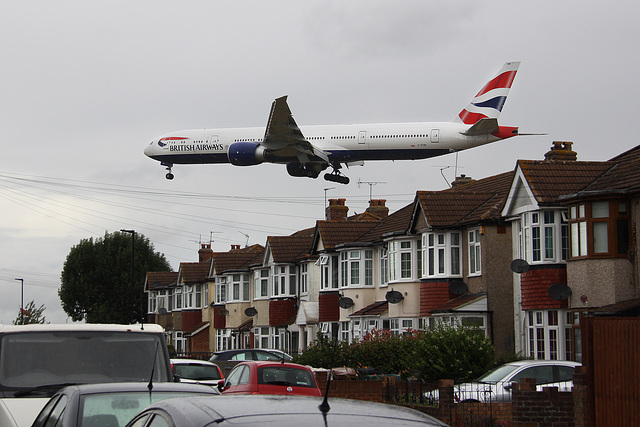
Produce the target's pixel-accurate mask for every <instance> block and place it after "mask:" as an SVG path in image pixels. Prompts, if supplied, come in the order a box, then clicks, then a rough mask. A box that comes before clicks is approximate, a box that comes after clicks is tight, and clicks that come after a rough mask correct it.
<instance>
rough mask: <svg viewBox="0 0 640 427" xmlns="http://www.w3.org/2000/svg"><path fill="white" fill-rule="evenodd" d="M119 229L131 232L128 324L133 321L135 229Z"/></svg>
mask: <svg viewBox="0 0 640 427" xmlns="http://www.w3.org/2000/svg"><path fill="white" fill-rule="evenodd" d="M120 231H122V232H123V233H131V289H130V292H129V310H131V312H130V316H131V317H130V318H129V324H131V323H133V320H134V319H133V261H134V251H133V249H134V245H135V241H136V231H135V230H125V229H121V230H120Z"/></svg>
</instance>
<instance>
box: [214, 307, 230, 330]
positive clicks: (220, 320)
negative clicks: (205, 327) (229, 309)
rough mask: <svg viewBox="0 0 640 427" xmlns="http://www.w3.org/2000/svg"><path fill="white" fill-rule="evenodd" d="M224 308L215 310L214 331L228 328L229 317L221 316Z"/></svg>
mask: <svg viewBox="0 0 640 427" xmlns="http://www.w3.org/2000/svg"><path fill="white" fill-rule="evenodd" d="M223 308H224V307H216V308H215V309H214V310H213V328H214V329H225V328H226V327H227V316H223V315H221V314H220V310H221V309H223Z"/></svg>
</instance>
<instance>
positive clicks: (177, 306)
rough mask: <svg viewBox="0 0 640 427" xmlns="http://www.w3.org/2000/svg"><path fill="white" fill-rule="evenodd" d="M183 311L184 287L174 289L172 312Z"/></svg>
mask: <svg viewBox="0 0 640 427" xmlns="http://www.w3.org/2000/svg"><path fill="white" fill-rule="evenodd" d="M180 310H182V286H177V287H175V288H174V289H173V307H172V311H180Z"/></svg>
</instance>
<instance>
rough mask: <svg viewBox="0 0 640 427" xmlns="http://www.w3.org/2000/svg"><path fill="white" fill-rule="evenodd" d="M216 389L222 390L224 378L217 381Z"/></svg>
mask: <svg viewBox="0 0 640 427" xmlns="http://www.w3.org/2000/svg"><path fill="white" fill-rule="evenodd" d="M218 390H220V391H222V390H224V380H220V381H218Z"/></svg>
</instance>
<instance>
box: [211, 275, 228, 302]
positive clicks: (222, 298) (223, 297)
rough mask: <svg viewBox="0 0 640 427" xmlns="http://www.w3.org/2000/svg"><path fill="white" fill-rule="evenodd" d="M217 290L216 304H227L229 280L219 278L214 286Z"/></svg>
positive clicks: (222, 277)
mask: <svg viewBox="0 0 640 427" xmlns="http://www.w3.org/2000/svg"><path fill="white" fill-rule="evenodd" d="M214 289H215V296H214V297H215V302H216V304H224V303H226V302H227V295H228V292H227V278H226V277H224V276H218V277H217V278H216V281H215V285H214Z"/></svg>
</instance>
